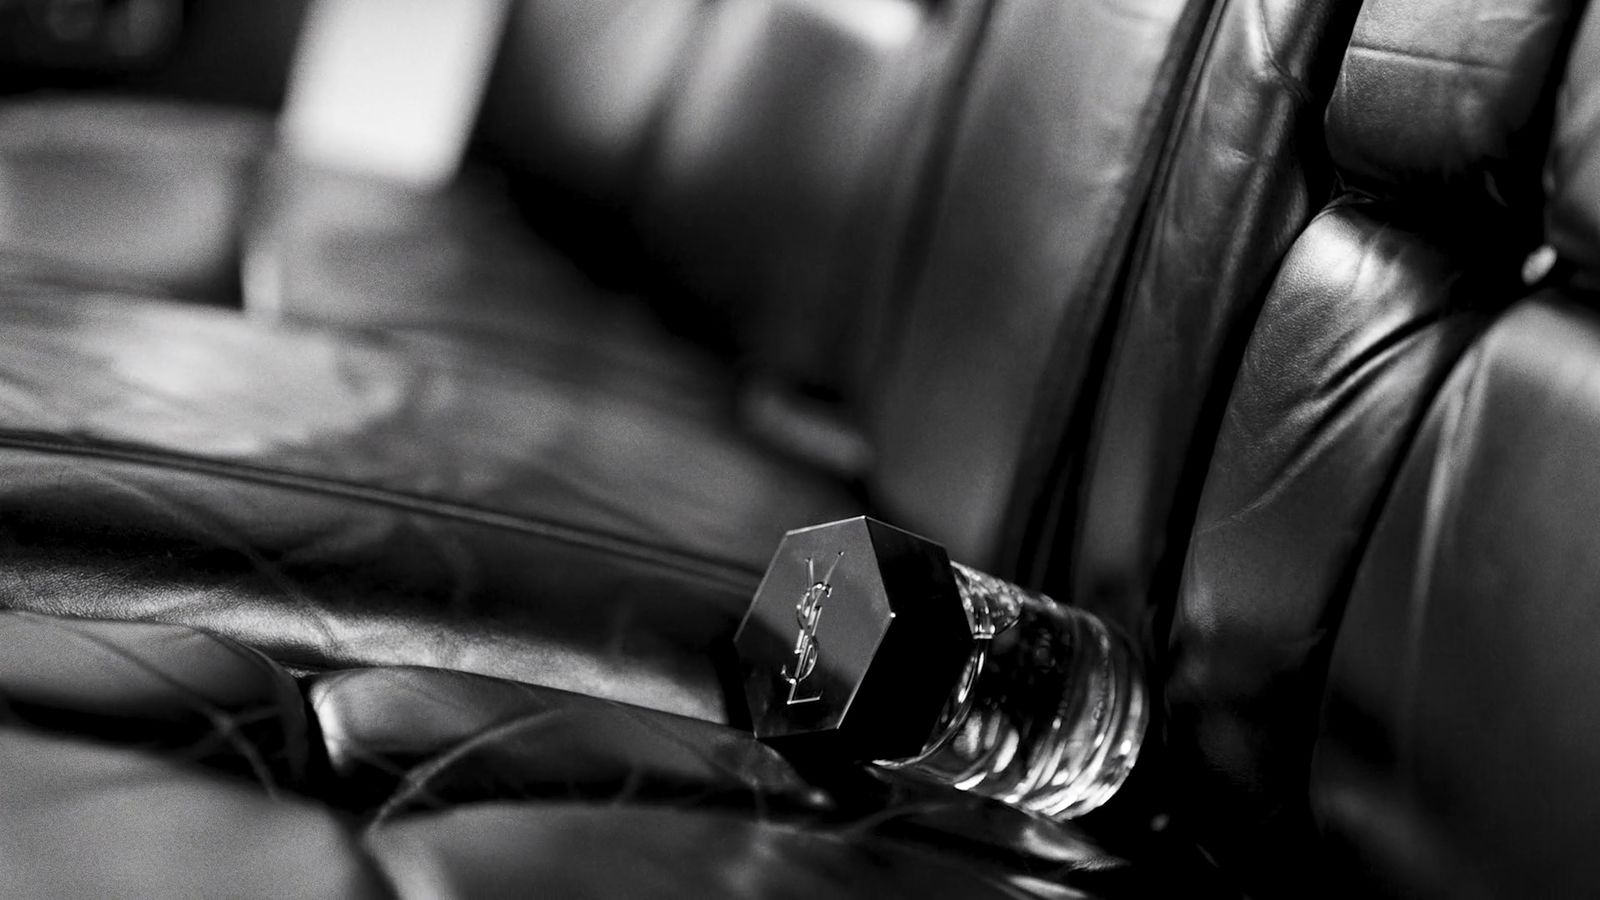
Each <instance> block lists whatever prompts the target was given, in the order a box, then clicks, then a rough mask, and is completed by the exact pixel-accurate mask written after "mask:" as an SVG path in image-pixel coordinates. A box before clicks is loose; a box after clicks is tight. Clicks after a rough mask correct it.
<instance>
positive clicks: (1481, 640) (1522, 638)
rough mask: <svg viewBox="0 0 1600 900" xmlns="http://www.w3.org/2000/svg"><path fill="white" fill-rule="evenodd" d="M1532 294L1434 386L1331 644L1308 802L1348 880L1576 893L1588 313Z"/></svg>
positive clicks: (1592, 514) (1582, 817)
mask: <svg viewBox="0 0 1600 900" xmlns="http://www.w3.org/2000/svg"><path fill="white" fill-rule="evenodd" d="M1579 299H1580V298H1571V297H1564V296H1561V295H1560V293H1559V292H1554V293H1551V294H1546V295H1543V296H1540V297H1539V298H1537V299H1534V300H1530V301H1528V302H1526V303H1523V304H1520V305H1519V306H1517V307H1516V308H1514V309H1513V310H1512V311H1511V312H1509V313H1508V314H1507V315H1506V316H1504V317H1503V318H1502V319H1501V320H1500V321H1498V322H1497V323H1496V324H1495V325H1494V327H1492V328H1491V329H1490V330H1489V331H1488V333H1487V334H1486V335H1485V337H1484V339H1483V341H1481V342H1480V343H1479V344H1478V345H1477V346H1476V347H1475V348H1474V350H1473V352H1472V353H1471V354H1470V355H1469V356H1468V358H1467V359H1466V360H1464V362H1463V364H1462V366H1461V367H1460V369H1459V370H1458V371H1457V372H1456V373H1455V374H1454V375H1453V376H1452V378H1451V380H1450V383H1449V385H1448V386H1447V387H1446V388H1445V389H1444V391H1443V392H1442V393H1441V395H1440V397H1439V400H1438V402H1437V403H1436V404H1435V406H1434V408H1433V410H1432V412H1431V413H1430V415H1429V417H1428V420H1427V423H1426V424H1425V425H1424V427H1423V429H1422V432H1421V434H1420V435H1419V437H1418V440H1417V445H1416V447H1415V449H1414V450H1413V452H1412V453H1411V455H1410V457H1409V459H1408V460H1407V463H1406V465H1405V467H1404V468H1403V470H1402V471H1401V473H1400V475H1399V479H1398V481H1397V482H1396V484H1395V488H1394V496H1393V498H1392V499H1391V500H1390V503H1389V507H1388V509H1387V510H1386V511H1385V513H1384V515H1383V518H1382V520H1381V521H1380V522H1379V523H1378V526H1377V529H1376V531H1375V532H1374V534H1373V537H1372V542H1371V547H1372V549H1371V550H1370V552H1369V553H1368V555H1367V558H1366V560H1365V561H1364V562H1363V563H1362V566H1361V571H1360V573H1359V575H1358V576H1357V578H1356V582H1355V587H1354V590H1353V592H1352V594H1351V597H1350V605H1349V609H1348V611H1347V612H1346V614H1345V621H1344V627H1343V628H1342V630H1341V632H1340V635H1339V640H1338V644H1337V645H1336V647H1335V648H1334V652H1333V665H1332V669H1331V671H1330V675H1329V691H1328V698H1327V705H1326V711H1325V716H1324V722H1323V728H1324V735H1323V737H1322V739H1321V740H1320V741H1319V742H1318V744H1317V755H1316V768H1315V770H1314V780H1313V793H1312V799H1313V803H1314V804H1315V808H1316V811H1317V814H1318V820H1319V822H1320V823H1321V826H1322V828H1323V830H1324V832H1325V833H1326V834H1327V835H1328V836H1329V841H1330V844H1331V845H1332V847H1333V849H1334V860H1335V862H1336V863H1337V864H1338V868H1337V870H1338V871H1339V872H1341V873H1342V874H1343V878H1344V881H1345V884H1346V886H1347V889H1350V890H1355V891H1359V892H1361V893H1365V894H1368V895H1369V896H1379V895H1382V896H1397V897H1399V896H1405V897H1492V896H1513V895H1523V896H1545V897H1557V896H1565V897H1577V896H1584V895H1586V894H1588V893H1590V892H1591V891H1592V890H1593V887H1594V883H1595V878H1596V877H1597V861H1596V858H1595V855H1594V853H1593V851H1592V848H1591V846H1590V844H1589V842H1588V840H1587V835H1589V834H1591V833H1593V829H1594V828H1595V827H1596V825H1597V823H1600V816H1597V810H1600V797H1597V796H1596V794H1595V782H1594V780H1593V778H1591V777H1590V773H1591V772H1592V771H1593V766H1594V754H1595V747H1596V740H1597V739H1600V718H1597V716H1596V710H1597V709H1600V706H1597V704H1596V702H1595V694H1594V685H1595V684H1596V683H1597V680H1596V678H1597V672H1596V666H1597V662H1596V661H1597V657H1596V654H1595V653H1594V646H1595V639H1596V634H1595V617H1594V608H1593V598H1594V592H1593V591H1592V590H1591V589H1590V588H1589V586H1591V585H1593V584H1594V583H1595V581H1594V579H1595V578H1596V577H1600V572H1597V571H1596V566H1597V562H1596V561H1597V560H1600V548H1597V547H1596V535H1595V531H1594V528H1593V523H1594V521H1595V520H1596V516H1597V515H1600V503H1597V498H1600V469H1597V467H1596V465H1595V462H1594V446H1595V440H1596V437H1597V428H1600V404H1597V401H1596V397H1595V391H1594V386H1595V383H1596V377H1597V371H1600V370H1597V365H1600V356H1597V353H1600V322H1597V321H1596V318H1595V315H1594V312H1593V309H1592V307H1591V306H1590V304H1589V301H1590V299H1591V298H1589V297H1583V298H1581V302H1574V300H1579Z"/></svg>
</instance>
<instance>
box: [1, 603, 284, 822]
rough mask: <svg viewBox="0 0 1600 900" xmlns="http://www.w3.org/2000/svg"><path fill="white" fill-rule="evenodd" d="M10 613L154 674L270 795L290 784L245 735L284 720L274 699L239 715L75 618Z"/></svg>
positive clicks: (237, 652)
mask: <svg viewBox="0 0 1600 900" xmlns="http://www.w3.org/2000/svg"><path fill="white" fill-rule="evenodd" d="M6 614H7V615H11V616H16V617H18V618H23V619H25V620H27V621H30V622H34V623H36V624H39V625H43V626H45V627H48V628H51V629H54V630H56V631H59V632H61V633H63V634H69V635H71V636H72V637H74V638H76V639H77V640H80V641H84V642H86V643H88V644H90V645H92V646H94V647H96V648H98V649H100V650H101V651H103V652H105V653H108V654H110V655H112V656H114V657H116V658H118V659H121V660H123V661H124V662H126V663H128V664H129V665H131V666H133V667H134V668H136V669H138V670H140V671H142V672H144V673H146V674H148V675H150V676H151V677H152V678H154V679H156V680H157V681H159V682H161V683H162V684H165V685H167V686H168V687H171V688H172V689H173V690H174V692H175V694H176V695H177V696H179V697H181V698H183V699H184V700H185V701H186V702H187V704H188V706H189V708H191V709H193V710H195V711H196V712H199V713H200V714H201V715H202V716H203V717H204V718H205V719H206V720H207V721H209V722H210V723H211V729H212V737H213V738H214V739H216V740H217V741H219V742H221V743H222V744H224V745H226V746H228V747H230V748H232V749H233V750H234V751H235V752H236V753H237V755H238V756H239V757H240V758H241V759H243V760H245V762H246V763H247V764H248V765H249V767H250V771H251V774H252V775H253V776H254V777H255V779H256V781H257V782H259V784H260V785H261V787H262V788H263V789H264V790H265V791H266V792H267V795H268V796H272V797H276V796H279V794H280V792H281V790H282V789H283V788H284V787H286V785H282V784H280V783H279V782H278V780H277V779H276V778H275V777H274V775H273V770H272V767H271V766H270V765H268V763H267V762H266V759H265V758H264V757H263V756H262V754H261V752H260V749H259V748H258V747H257V746H256V745H255V744H254V743H253V742H251V741H250V740H249V739H248V738H247V737H246V736H245V735H244V733H243V732H244V730H245V727H246V726H249V725H251V724H255V723H257V722H264V721H272V720H281V718H282V717H281V715H280V713H279V711H278V710H277V709H276V708H275V707H274V706H273V705H272V702H271V700H263V701H261V702H260V704H259V705H257V706H255V707H247V708H244V709H241V710H239V711H236V712H230V711H228V710H226V709H223V708H222V707H220V706H218V705H216V704H215V703H213V702H211V701H209V700H207V699H206V698H205V697H204V696H202V695H201V694H199V693H197V692H196V691H195V690H194V689H193V687H192V686H190V685H188V684H185V683H184V682H182V681H180V680H178V679H177V678H175V677H173V676H172V675H171V674H170V673H169V672H167V671H166V670H165V669H163V668H162V667H160V666H158V665H156V664H155V663H153V662H152V661H150V660H149V659H146V658H144V657H143V656H140V655H138V654H136V653H134V652H132V651H131V650H129V649H128V648H127V647H124V646H122V645H120V644H118V643H117V642H115V641H110V640H107V639H105V638H104V637H102V636H100V635H97V634H95V633H93V632H92V631H90V630H86V629H82V628H76V627H73V625H72V622H73V620H72V619H63V618H60V617H57V616H48V615H41V614H38V613H32V612H28V611H24V610H10V611H7V613H6ZM196 633H198V634H202V635H205V636H206V637H208V638H210V639H211V640H212V641H213V642H214V646H220V647H222V648H224V649H225V650H227V651H228V653H229V654H230V655H232V656H234V657H235V658H238V659H241V660H244V661H246V662H248V663H250V664H251V665H252V667H255V668H258V669H261V670H263V673H264V674H266V675H267V676H268V677H269V678H270V677H274V676H275V675H276V674H278V673H275V672H272V671H270V669H267V668H266V665H267V664H266V662H265V660H264V659H261V658H258V657H256V656H254V655H252V654H249V653H247V652H245V651H244V650H243V649H242V648H240V647H238V646H237V645H235V644H234V643H233V642H232V641H230V640H228V639H226V638H222V637H220V636H217V635H212V634H210V633H209V632H204V631H197V632H196ZM5 694H6V690H5V685H4V684H3V683H0V696H4V695H5ZM278 699H282V698H278ZM286 724H293V722H292V720H291V721H290V722H288V723H286ZM299 731H300V732H302V733H296V731H295V730H292V729H291V730H290V731H289V733H288V734H286V735H285V737H286V740H287V741H289V742H290V744H291V745H293V744H295V743H302V742H303V741H304V739H305V735H304V733H303V731H304V729H303V728H301V729H299ZM194 753H195V755H196V756H203V755H206V750H205V748H204V747H202V746H198V745H197V746H196V747H195V748H194Z"/></svg>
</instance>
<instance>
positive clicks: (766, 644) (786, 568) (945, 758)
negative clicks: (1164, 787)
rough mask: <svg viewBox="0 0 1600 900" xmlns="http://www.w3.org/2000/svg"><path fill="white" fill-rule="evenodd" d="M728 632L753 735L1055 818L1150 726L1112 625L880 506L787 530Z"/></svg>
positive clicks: (1133, 663)
mask: <svg viewBox="0 0 1600 900" xmlns="http://www.w3.org/2000/svg"><path fill="white" fill-rule="evenodd" d="M734 642H735V645H736V647H737V649H738V654H739V659H740V665H741V670H742V671H741V675H742V677H743V681H744V689H745V698H746V700H747V702H748V704H749V707H750V716H751V723H752V725H753V727H754V729H755V732H756V735H757V737H759V738H761V739H763V740H765V741H768V742H771V743H773V744H775V745H778V746H780V747H783V748H784V749H786V750H789V751H791V752H800V753H824V754H831V755H833V756H835V757H849V758H852V759H857V760H862V761H871V762H873V763H875V764H876V765H879V766H882V767H885V768H889V769H893V770H896V771H898V772H900V773H902V774H904V775H909V776H912V777H915V778H917V779H920V780H924V781H929V782H933V783H936V784H940V785H946V786H949V787H952V788H956V789H959V790H964V791H971V792H973V793H976V794H982V795H984V796H988V797H993V798H995V799H997V800H1000V801H1002V802H1004V803H1007V804H1010V805H1012V806H1014V807H1017V808H1019V809H1022V810H1026V811H1028V812H1031V813H1035V814H1038V815H1042V816H1046V817H1050V818H1057V819H1065V818H1071V817H1073V816H1077V815H1081V814H1083V813H1085V812H1088V811H1089V810H1092V809H1094V808H1096V807H1098V806H1100V805H1101V804H1103V803H1104V802H1105V801H1106V800H1108V799H1109V798H1110V797H1111V796H1112V795H1113V794H1114V793H1115V792H1116V790H1117V788H1118V787H1119V786H1121V784H1122V783H1123V781H1124V780H1125V779H1126V778H1127V776H1128V774H1129V773H1130V772H1131V771H1132V769H1133V765H1134V762H1135V761H1136V760H1137V758H1138V753H1139V746H1140V742H1141V740H1142V738H1143V736H1144V728H1145V724H1146V720H1147V716H1148V705H1147V699H1146V695H1145V690H1144V686H1143V684H1142V682H1141V680H1140V674H1139V668H1138V664H1137V658H1136V655H1135V654H1134V652H1133V649H1132V647H1131V646H1130V645H1129V643H1128V642H1127V640H1126V639H1125V638H1124V637H1123V636H1122V635H1121V633H1120V632H1118V631H1117V630H1115V629H1114V628H1111V627H1109V626H1108V625H1107V624H1106V623H1105V622H1103V621H1101V620H1100V619H1099V618H1097V617H1095V616H1094V615H1092V614H1090V613H1087V612H1084V611H1082V610H1078V609H1073V608H1070V607H1065V606H1061V605H1059V604H1056V603H1055V602H1053V601H1051V600H1050V599H1049V598H1047V597H1043V596H1041V595H1038V594H1034V593H1031V592H1029V591H1025V590H1023V589H1022V588H1019V587H1017V586H1016V585H1013V584H1010V583H1009V582H1006V581H1003V580H1001V579H998V578H995V577H993V576H990V575H985V574H983V573H982V572H978V571H975V570H973V569H970V568H968V567H966V566H962V565H959V564H954V565H953V564H951V562H950V560H949V557H948V556H947V555H946V553H945V551H944V548H942V547H940V546H939V545H938V544H935V543H933V542H932V541H928V540H926V539H924V538H920V537H918V536H916V535H913V534H911V533H909V532H906V531H902V530H900V529H897V528H893V527H891V526H889V525H885V524H884V523H882V522H878V521H876V520H873V519H868V518H856V519H847V520H844V521H842V522H833V523H829V524H827V525H818V526H815V527H812V528H804V529H800V530H798V531H792V532H790V533H789V534H788V535H786V536H785V537H784V540H783V542H782V543H781V544H780V545H779V548H778V552H777V554H776V555H775V556H774V557H773V560H772V564H771V565H770V566H769V567H768V570H767V574H766V576H765V577H764V578H763V579H762V582H761V586H760V588H759V589H758V590H757V591H756V596H755V599H754V600H753V601H752V603H751V605H750V610H749V612H748V613H747V614H746V615H745V619H744V621H743V623H742V624H741V625H740V627H739V632H738V634H737V635H736V637H735V639H734Z"/></svg>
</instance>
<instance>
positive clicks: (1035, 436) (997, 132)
mask: <svg viewBox="0 0 1600 900" xmlns="http://www.w3.org/2000/svg"><path fill="white" fill-rule="evenodd" d="M1208 7H1209V4H1204V3H1188V4H1177V3H1165V2H1149V0H1095V2H1089V3H1083V4H1077V5H1075V8H1074V9H1073V10H1072V14H1071V15H1062V14H1061V13H1062V8H1061V6H1060V5H1059V4H1056V3H1052V2H1023V3H1008V4H1000V5H998V6H997V7H996V8H995V10H994V12H993V13H992V14H991V15H992V18H991V19H990V21H989V22H988V24H987V32H986V35H985V44H984V47H983V48H981V49H980V55H979V56H978V58H977V61H976V62H975V63H974V66H973V70H972V74H971V76H970V84H969V85H968V86H967V88H966V90H967V98H966V100H965V104H964V107H963V109H962V111H961V116H960V118H959V119H958V120H957V124H956V131H955V135H954V138H953V143H952V145H951V147H950V149H949V151H948V152H949V162H948V168H947V170H946V171H945V172H944V173H943V174H942V182H941V186H940V191H939V193H938V194H937V201H936V204H935V205H934V206H933V207H932V209H931V218H930V220H929V222H928V223H927V225H926V227H927V228H928V229H929V232H928V234H927V236H926V238H924V241H925V244H924V245H923V246H922V252H921V254H920V255H919V256H918V257H917V258H914V259H912V260H909V261H908V271H907V274H906V276H905V279H906V280H905V282H904V287H903V292H904V293H903V294H902V295H900V298H899V299H898V300H897V301H896V302H897V304H898V305H897V307H896V309H897V310H898V313H897V314H896V315H895V317H894V319H893V321H894V322H895V323H896V324H897V325H898V330H897V331H896V332H895V333H894V335H893V336H892V338H891V339H890V340H889V341H888V342H887V343H886V346H885V348H884V351H885V355H884V358H883V359H884V362H885V364H886V367H885V368H884V369H883V370H881V371H880V372H879V378H880V379H881V383H880V384H878V385H877V386H876V387H875V389H874V391H873V393H872V395H871V396H870V397H868V398H867V401H866V402H867V404H868V409H869V410H870V416H869V422H870V428H869V434H870V436H871V438H872V441H873V445H874V447H875V448H876V449H877V463H876V465H875V467H874V470H873V473H872V478H871V484H872V485H873V487H874V488H875V489H876V491H877V493H878V496H879V497H880V498H881V499H880V502H881V503H882V506H883V508H884V510H885V512H887V513H888V514H890V515H892V516H893V517H894V518H895V520H896V521H900V522H905V523H911V524H913V525H914V527H916V528H918V529H923V530H926V531H927V533H928V534H929V536H930V537H933V538H935V539H937V540H939V541H941V542H943V543H945V544H946V545H948V546H949V548H950V552H951V555H952V556H954V557H956V558H958V559H962V560H966V561H968V562H969V563H971V564H972V565H977V566H980V567H982V566H988V567H991V568H998V569H999V570H1000V574H1002V575H1005V574H1009V573H1008V572H1007V571H1005V569H1006V568H1007V567H1006V566H1001V567H996V566H995V563H996V562H1004V561H1003V560H1001V559H1000V544H1001V539H1002V535H1003V534H1005V533H1006V529H1007V528H1008V526H1009V524H1010V523H1009V520H1010V519H1011V518H1012V517H1014V516H1017V515H1020V514H1024V513H1025V510H1023V509H1019V508H1017V507H1016V506H1015V505H1014V504H1013V503H1012V498H1013V492H1014V491H1026V490H1028V488H1029V486H1027V485H1019V484H1018V483H1017V479H1018V478H1019V477H1020V475H1019V466H1020V464H1021V460H1022V459H1023V455H1024V453H1026V452H1028V451H1030V450H1032V449H1033V448H1034V442H1035V441H1039V440H1043V439H1045V438H1044V436H1045V434H1046V432H1044V431H1036V430H1035V429H1036V428H1038V427H1039V426H1040V425H1041V423H1042V424H1043V425H1044V426H1045V427H1048V426H1049V425H1051V424H1053V423H1054V422H1056V421H1057V417H1058V416H1060V415H1063V414H1064V413H1063V412H1062V409H1061V407H1060V406H1059V405H1058V406H1057V407H1055V408H1051V409H1048V410H1046V411H1044V413H1043V415H1044V416H1047V417H1048V418H1044V419H1042V420H1041V419H1040V418H1039V416H1040V413H1039V410H1037V409H1036V405H1037V404H1039V403H1040V401H1041V398H1045V399H1046V400H1048V401H1050V402H1053V403H1057V404H1066V403H1070V402H1071V400H1072V399H1073V398H1074V397H1076V395H1077V392H1078V391H1080V390H1081V389H1082V388H1083V386H1084V385H1085V384H1086V383H1092V380H1093V379H1094V378H1095V377H1097V374H1098V373H1096V372H1094V371H1093V367H1092V365H1091V361H1092V352H1091V351H1092V348H1093V346H1094V341H1095V335H1096V334H1097V333H1098V330H1099V328H1100V325H1101V322H1102V321H1103V317H1104V315H1105V311H1106V307H1107V304H1108V302H1109V298H1110V294H1111V290H1112V286H1113V283H1114V281H1115V279H1116V276H1117V270H1118V268H1119V265H1120V260H1121V258H1122V256H1123V254H1125V253H1126V252H1127V247H1128V244H1129V242H1130V240H1131V236H1132V232H1133V227H1134V223H1135V221H1136V218H1137V214H1138V212H1139V207H1140V201H1141V200H1142V198H1143V197H1144V195H1145V193H1146V191H1147V190H1148V188H1149V184H1150V179H1151V177H1152V172H1153V170H1154V168H1155V166H1156V161H1157V159H1158V157H1159V153H1160V150H1161V140H1160V135H1162V134H1164V133H1165V130H1166V129H1167V127H1168V124H1169V123H1170V121H1171V116H1172V114H1173V111H1174V106H1175V103H1176V99H1177V98H1176V92H1175V88H1176V86H1177V85H1178V84H1181V83H1182V80H1183V78H1184V74H1185V71H1186V66H1187V63H1188V60H1189V59H1190V57H1191V54H1192V48H1193V47H1194V45H1195V42H1196V41H1198V39H1199V33H1200V30H1201V26H1202V25H1203V19H1204V15H1205V13H1206V11H1207V8H1208ZM1046 446H1047V447H1049V446H1051V445H1049V444H1048V443H1047V444H1046ZM1045 452H1049V450H1046V451H1045Z"/></svg>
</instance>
